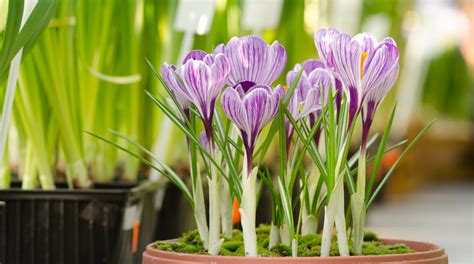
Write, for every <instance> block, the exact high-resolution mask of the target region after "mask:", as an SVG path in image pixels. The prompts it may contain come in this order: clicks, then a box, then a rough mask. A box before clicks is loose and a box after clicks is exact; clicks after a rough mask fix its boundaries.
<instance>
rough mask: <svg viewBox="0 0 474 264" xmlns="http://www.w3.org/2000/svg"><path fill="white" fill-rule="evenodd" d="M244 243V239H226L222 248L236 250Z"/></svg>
mask: <svg viewBox="0 0 474 264" xmlns="http://www.w3.org/2000/svg"><path fill="white" fill-rule="evenodd" d="M243 245H244V242H242V241H235V240H230V241H225V242H224V243H222V248H224V249H226V250H229V251H232V252H235V251H236V250H237V249H238V248H239V247H241V246H243Z"/></svg>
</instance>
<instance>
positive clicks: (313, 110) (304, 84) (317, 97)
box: [286, 60, 336, 151]
mask: <svg viewBox="0 0 474 264" xmlns="http://www.w3.org/2000/svg"><path fill="white" fill-rule="evenodd" d="M301 67H302V66H301V65H300V64H297V65H296V66H295V67H294V68H293V70H291V71H289V72H288V74H287V76H286V81H287V84H288V85H289V86H291V85H292V84H293V82H294V78H295V77H296V75H297V73H298V72H299V71H300V69H301ZM303 67H304V69H303V72H302V73H301V77H300V79H299V82H298V83H297V85H296V88H295V92H294V95H293V97H292V98H291V99H290V101H289V104H288V110H289V112H290V113H291V114H292V116H293V118H294V119H295V120H296V121H298V120H299V119H302V118H304V117H306V116H309V119H310V125H311V126H313V125H314V123H315V121H316V119H317V117H318V115H319V113H320V112H321V109H322V103H326V102H327V100H328V97H327V96H328V89H329V88H332V89H333V92H334V91H335V88H336V81H335V78H334V76H333V73H332V72H331V71H330V70H328V69H325V66H324V64H323V63H322V62H320V61H318V60H308V61H306V62H304V64H303ZM321 94H323V96H324V100H321ZM292 135H293V127H292V126H291V125H290V124H289V122H288V121H287V122H286V137H287V147H288V146H289V143H290V140H291V137H292ZM317 137H319V136H317ZM315 140H316V141H317V139H315ZM287 151H288V150H287Z"/></svg>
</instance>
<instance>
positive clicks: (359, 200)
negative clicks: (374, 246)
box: [351, 147, 366, 255]
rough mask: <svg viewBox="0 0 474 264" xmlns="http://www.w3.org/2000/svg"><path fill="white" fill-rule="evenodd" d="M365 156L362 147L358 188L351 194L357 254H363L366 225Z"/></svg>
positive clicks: (354, 240)
mask: <svg viewBox="0 0 474 264" xmlns="http://www.w3.org/2000/svg"><path fill="white" fill-rule="evenodd" d="M365 158H366V149H365V147H361V150H360V155H359V166H358V174H357V190H356V193H354V194H353V195H352V196H351V210H352V222H353V224H352V229H353V231H352V234H353V248H354V251H355V253H356V254H357V255H360V254H362V243H363V241H364V226H365V216H366V210H365V182H366V173H365V172H366V171H365V169H366V168H365V166H366V165H365Z"/></svg>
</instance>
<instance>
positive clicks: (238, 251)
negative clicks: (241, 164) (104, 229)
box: [155, 225, 416, 257]
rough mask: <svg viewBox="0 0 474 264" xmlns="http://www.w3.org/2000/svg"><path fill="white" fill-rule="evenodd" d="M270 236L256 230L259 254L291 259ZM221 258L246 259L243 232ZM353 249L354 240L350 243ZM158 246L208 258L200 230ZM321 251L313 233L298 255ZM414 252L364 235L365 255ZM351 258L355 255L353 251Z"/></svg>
mask: <svg viewBox="0 0 474 264" xmlns="http://www.w3.org/2000/svg"><path fill="white" fill-rule="evenodd" d="M269 236H270V226H268V225H260V226H259V227H258V228H257V247H258V254H259V255H260V256H262V257H264V256H266V257H287V256H291V255H292V252H291V247H289V246H287V245H284V244H277V245H276V246H274V247H272V248H271V249H268V241H269ZM224 239H225V240H224V243H223V244H222V247H221V250H220V252H219V255H221V256H244V255H245V251H244V242H243V237H242V232H241V231H240V230H234V231H233V237H232V239H226V238H224ZM349 246H350V247H351V241H349ZM155 247H156V248H157V249H160V250H165V251H171V252H179V253H188V254H203V255H207V254H208V253H207V251H206V250H205V249H204V247H203V243H202V240H201V239H200V237H199V233H198V231H197V230H193V231H190V232H187V233H184V234H183V235H182V236H181V237H180V238H178V239H177V240H175V241H157V242H156V243H155ZM320 252H321V235H319V234H311V235H304V236H300V237H299V238H298V256H299V257H309V256H319V255H320ZM414 252H416V251H415V250H413V249H411V248H409V247H408V246H406V245H405V244H395V245H384V244H383V243H382V242H381V241H380V240H379V238H378V237H377V235H376V234H375V233H373V232H365V234H364V243H363V246H362V255H388V254H405V253H414ZM330 255H331V256H339V251H338V247H337V240H336V238H335V237H333V239H332V242H331V251H330ZM351 255H355V254H354V252H353V251H352V248H351Z"/></svg>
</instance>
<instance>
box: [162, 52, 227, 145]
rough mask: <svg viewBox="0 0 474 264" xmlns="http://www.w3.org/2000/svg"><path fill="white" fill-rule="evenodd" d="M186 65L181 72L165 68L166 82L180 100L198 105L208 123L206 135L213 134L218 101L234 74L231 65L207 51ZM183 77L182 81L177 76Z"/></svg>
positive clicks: (188, 59) (194, 55)
mask: <svg viewBox="0 0 474 264" xmlns="http://www.w3.org/2000/svg"><path fill="white" fill-rule="evenodd" d="M183 63H184V65H183V66H182V67H180V68H178V69H176V68H174V71H175V73H176V74H173V73H172V72H171V71H172V70H173V66H168V65H166V64H165V65H163V68H162V71H163V69H164V74H163V75H168V76H170V77H169V78H167V77H165V80H166V82H167V83H168V79H169V82H170V84H169V86H170V88H171V89H172V91H173V93H174V94H176V98H177V99H178V101H179V102H180V104H181V102H182V101H184V99H186V100H188V101H189V102H191V103H192V104H194V105H195V106H196V108H197V109H198V111H199V113H200V115H201V118H202V120H203V122H204V126H205V129H206V133H208V136H209V137H210V135H211V126H212V118H213V115H214V108H215V102H216V99H217V97H218V95H219V93H220V92H221V90H222V87H223V86H224V84H225V82H226V80H227V76H228V75H229V72H230V63H229V60H228V59H227V57H226V55H224V54H222V53H219V54H206V53H205V52H203V51H198V50H194V51H191V52H190V53H189V54H188V55H187V56H186V57H185V59H184V60H183ZM176 75H177V76H179V77H180V78H181V80H179V79H178V78H177V77H176Z"/></svg>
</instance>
